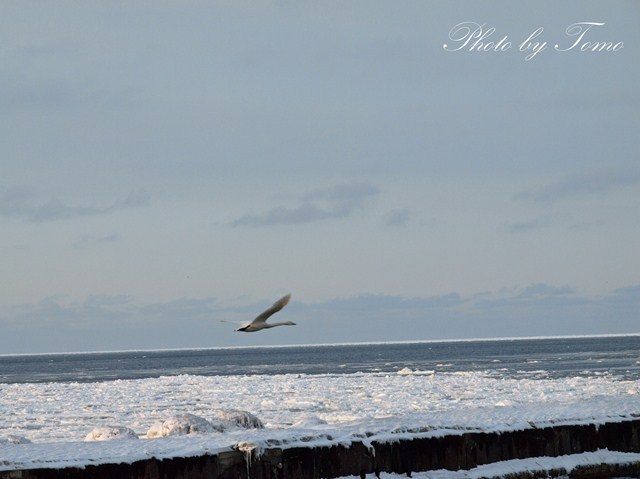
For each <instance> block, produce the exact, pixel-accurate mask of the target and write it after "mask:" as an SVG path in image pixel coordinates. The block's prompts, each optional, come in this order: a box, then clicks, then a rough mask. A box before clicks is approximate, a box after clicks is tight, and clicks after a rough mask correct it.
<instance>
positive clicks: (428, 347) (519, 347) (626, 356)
mask: <svg viewBox="0 0 640 479" xmlns="http://www.w3.org/2000/svg"><path fill="white" fill-rule="evenodd" d="M405 367H408V368H410V369H413V370H433V371H436V372H455V371H487V372H488V374H493V375H496V376H497V377H532V378H536V377H539V378H560V377H567V376H595V375H615V376H617V377H620V378H622V379H638V378H640V336H615V337H590V338H550V339H518V340H487V341H485V340H482V341H451V342H422V343H385V344H351V345H331V346H326V345H325V346H283V347H263V348H258V347H256V348H230V349H198V350H170V351H127V352H111V353H74V354H41V355H20V356H0V383H25V382H61V381H78V382H90V381H104V380H116V379H140V378H149V377H158V376H169V375H178V374H198V375H246V374H288V373H296V374H326V373H329V374H348V373H355V372H395V371H398V370H400V369H402V368H405Z"/></svg>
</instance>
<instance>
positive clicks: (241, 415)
mask: <svg viewBox="0 0 640 479" xmlns="http://www.w3.org/2000/svg"><path fill="white" fill-rule="evenodd" d="M216 419H218V420H220V421H221V422H222V424H223V427H224V426H226V427H225V429H226V428H228V427H237V428H242V429H264V424H263V423H262V421H261V420H260V419H258V418H257V417H256V416H255V415H253V414H251V413H250V412H247V411H241V410H239V409H223V410H222V411H219V412H218V413H217V417H216Z"/></svg>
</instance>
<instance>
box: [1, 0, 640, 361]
mask: <svg viewBox="0 0 640 479" xmlns="http://www.w3.org/2000/svg"><path fill="white" fill-rule="evenodd" d="M0 10H1V15H0V60H1V61H0V144H1V145H2V147H1V155H2V160H1V165H0V230H1V231H2V235H0V247H1V248H2V252H3V254H2V258H3V259H2V260H1V266H2V267H1V268H0V291H1V293H0V353H13V352H46V351H79V350H80V351H85V350H113V349H132V348H142V349H148V348H173V347H175V348H179V347H208V346H229V345H257V344H291V343H298V344H300V343H302V344H306V343H318V342H353V341H384V340H411V339H419V340H429V339H443V338H470V337H500V336H532V335H533V336H541V335H565V334H605V333H632V332H640V320H639V318H638V313H637V312H638V311H639V310H640V254H638V246H637V245H638V244H640V215H639V214H638V211H640V161H639V159H638V152H639V151H640V135H638V132H639V131H640V115H638V110H639V108H640V92H639V90H638V87H637V85H638V84H640V62H638V59H639V58H640V57H639V53H638V52H639V48H640V30H639V29H638V28H637V26H638V22H640V7H639V6H638V4H637V3H636V2H633V1H629V2H621V1H617V2H606V3H605V2H593V1H583V0H580V1H569V2H562V3H560V4H558V3H557V2H551V1H549V2H535V3H533V2H527V3H522V2H518V3H514V2H507V1H504V2H503V1H475V2H431V1H419V2H401V3H398V2H392V1H371V0H368V1H362V2H355V1H354V2H341V1H336V2H162V1H161V2H150V1H149V2H134V3H132V2H108V3H104V4H96V3H86V2H65V1H63V2H56V3H55V4H54V3H51V4H47V3H44V4H43V3H41V2H29V1H26V2H25V1H14V2H3V3H2V6H1V7H0ZM461 22H475V23H478V24H479V25H483V29H484V31H485V32H486V31H487V30H488V29H490V28H492V27H494V28H495V32H494V33H493V34H492V35H491V36H490V37H488V38H486V40H485V41H495V42H497V41H498V40H500V39H502V38H503V37H504V36H507V39H506V41H510V42H511V43H512V48H511V49H509V50H507V51H504V52H495V51H488V52H478V51H468V48H465V49H463V50H460V51H446V50H445V49H444V48H443V45H444V44H445V43H446V44H448V45H449V46H451V45H452V44H455V43H454V40H452V39H450V38H449V32H450V30H451V29H452V28H453V27H454V26H455V25H457V24H459V23H461ZM576 22H598V23H605V25H602V26H594V27H592V28H591V29H590V30H589V31H588V32H587V33H586V34H585V37H584V41H601V42H612V43H613V44H615V43H618V42H623V44H624V45H623V48H622V49H621V50H619V51H617V52H592V51H585V52H581V51H578V48H574V49H573V50H571V51H567V52H559V51H556V50H555V49H554V45H555V44H558V45H559V46H560V48H562V47H563V46H566V45H570V44H571V43H572V42H573V41H574V39H575V37H570V36H568V35H567V34H566V33H565V30H566V29H567V27H569V26H570V25H572V24H574V23H576ZM540 27H542V28H543V31H542V32H541V33H540V35H539V37H538V38H537V39H536V40H539V41H541V42H543V41H546V42H548V45H547V48H546V49H545V50H544V51H541V52H540V53H539V54H538V55H536V56H535V57H534V58H533V59H531V60H530V61H526V60H525V56H526V53H525V52H521V51H519V48H518V47H519V45H520V43H521V42H523V41H524V40H525V39H526V38H527V37H528V36H529V35H531V34H532V33H533V32H534V31H535V30H536V29H538V28H540ZM582 43H583V42H582ZM582 43H581V44H582ZM287 292H291V293H292V294H293V300H292V303H291V304H290V306H288V307H287V308H286V309H285V310H284V311H283V312H282V313H279V316H281V318H280V319H282V320H295V321H296V322H297V323H298V325H297V326H296V327H292V328H278V329H275V330H271V331H264V332H261V333H256V334H244V335H243V334H240V333H234V332H233V331H232V329H233V325H229V324H225V323H221V322H220V321H219V320H221V319H226V320H237V321H240V320H243V319H246V320H250V319H252V318H253V317H254V316H255V315H256V314H257V313H259V312H260V311H261V310H262V309H263V308H264V307H266V306H268V305H269V304H271V303H272V302H273V301H275V300H276V299H277V298H279V297H280V296H282V295H283V294H285V293H287Z"/></svg>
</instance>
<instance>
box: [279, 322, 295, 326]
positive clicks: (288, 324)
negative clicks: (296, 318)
mask: <svg viewBox="0 0 640 479" xmlns="http://www.w3.org/2000/svg"><path fill="white" fill-rule="evenodd" d="M282 324H284V325H285V326H295V325H296V323H294V322H293V321H287V322H285V323H282Z"/></svg>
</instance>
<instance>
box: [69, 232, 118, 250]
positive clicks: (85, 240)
mask: <svg viewBox="0 0 640 479" xmlns="http://www.w3.org/2000/svg"><path fill="white" fill-rule="evenodd" d="M118 241H120V236H118V235H117V234H109V235H104V236H95V235H85V236H83V237H82V238H80V239H79V240H78V241H76V243H75V244H74V245H73V246H74V248H75V249H84V248H88V247H89V246H92V245H99V244H109V243H116V242H118Z"/></svg>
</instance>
